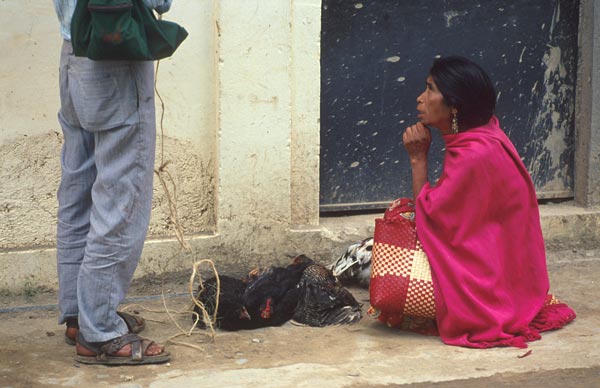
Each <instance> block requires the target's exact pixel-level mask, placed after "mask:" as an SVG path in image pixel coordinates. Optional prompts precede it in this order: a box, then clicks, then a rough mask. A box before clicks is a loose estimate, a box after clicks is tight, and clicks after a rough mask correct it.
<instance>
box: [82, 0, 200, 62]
mask: <svg viewBox="0 0 600 388" xmlns="http://www.w3.org/2000/svg"><path fill="white" fill-rule="evenodd" d="M187 36H188V33H187V31H186V30H185V29H184V28H183V27H181V26H180V25H178V24H177V23H173V22H169V21H165V20H158V19H157V18H156V16H155V15H154V13H153V12H152V10H151V9H150V8H148V7H147V6H146V5H145V4H144V2H143V1H142V0H78V1H77V6H76V7H75V11H74V13H73V19H72V20H71V43H72V45H73V52H74V54H75V55H76V56H80V57H88V58H90V59H93V60H139V61H151V60H158V59H162V58H166V57H169V56H171V55H172V54H173V53H174V52H175V50H176V49H177V47H179V45H180V44H181V42H183V40H184V39H185V38H186V37H187Z"/></svg>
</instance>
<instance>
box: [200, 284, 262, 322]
mask: <svg viewBox="0 0 600 388" xmlns="http://www.w3.org/2000/svg"><path fill="white" fill-rule="evenodd" d="M219 280H220V284H219V287H218V288H219V290H220V293H219V306H218V311H217V316H216V322H215V326H216V327H218V328H220V329H223V330H230V331H235V330H241V329H247V328H252V327H251V324H252V320H251V317H250V315H249V314H248V311H247V310H246V307H244V304H243V302H242V297H243V295H244V291H245V290H246V284H245V283H244V282H243V281H242V280H241V279H236V278H233V277H230V276H226V275H221V276H219ZM196 298H197V299H198V300H199V301H200V302H201V303H202V304H203V305H204V308H205V309H206V311H207V312H208V314H209V315H210V316H211V317H212V316H213V314H214V312H215V307H216V303H217V279H216V278H215V277H212V278H209V279H207V280H206V281H205V282H204V288H202V289H200V290H199V291H198V293H197V295H196ZM194 311H195V312H196V313H198V314H199V316H200V322H199V325H198V326H199V327H201V328H203V327H205V323H204V321H203V315H202V311H201V310H200V307H198V306H194ZM194 319H195V317H194Z"/></svg>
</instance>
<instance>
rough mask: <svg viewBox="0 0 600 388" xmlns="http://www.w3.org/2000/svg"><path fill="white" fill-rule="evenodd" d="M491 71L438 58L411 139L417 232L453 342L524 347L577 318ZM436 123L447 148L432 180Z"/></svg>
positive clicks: (441, 319)
mask: <svg viewBox="0 0 600 388" xmlns="http://www.w3.org/2000/svg"><path fill="white" fill-rule="evenodd" d="M495 106H496V93H495V91H494V87H493V85H492V82H491V80H490V78H489V77H488V75H487V74H486V73H485V72H484V71H483V70H482V69H481V67H479V66H478V65H477V64H475V63H473V62H471V61H470V60H468V59H465V58H462V57H446V58H440V59H436V60H435V61H434V63H433V66H432V68H431V70H430V73H429V76H428V77H427V81H426V88H425V91H424V92H423V93H422V94H421V95H420V96H419V97H418V98H417V110H418V111H419V114H418V118H419V122H417V123H416V124H414V125H412V126H410V127H408V128H407V129H406V131H405V132H404V134H403V142H404V145H405V148H406V150H407V151H408V154H409V158H410V164H411V168H412V187H413V194H414V197H415V198H414V200H415V221H416V228H417V235H418V238H419V239H420V241H421V243H422V245H423V249H424V250H425V252H426V253H427V256H428V258H429V263H430V266H431V274H432V281H433V286H434V295H435V310H436V322H437V329H438V332H439V335H440V337H441V339H442V340H443V341H444V342H445V343H447V344H451V345H459V346H468V347H476V348H487V347H492V346H519V347H525V346H526V344H525V343H526V342H527V341H532V340H537V339H539V338H540V334H539V333H540V332H542V331H546V330H551V329H557V328H560V327H562V326H564V325H565V324H567V323H568V322H570V321H571V320H573V319H574V318H575V313H574V311H573V310H571V309H570V308H569V307H568V306H567V305H565V304H562V303H559V302H558V301H556V300H555V299H554V298H553V297H552V296H551V295H549V294H548V291H549V281H548V271H547V268H546V254H545V248H544V240H543V236H542V230H541V226H540V218H539V209H538V203H537V197H536V193H535V189H534V186H533V183H532V180H531V177H530V176H529V173H528V171H527V169H526V168H525V166H524V164H523V162H522V161H521V158H520V157H519V155H518V153H517V151H516V149H515V147H514V146H513V144H512V143H511V141H510V140H509V139H508V137H507V136H506V134H505V133H504V132H503V131H502V129H500V127H499V124H498V119H497V118H496V117H495V116H494V110H495ZM430 127H433V128H437V130H439V131H440V132H441V134H442V136H443V139H444V142H445V145H446V151H445V157H444V167H443V171H442V173H441V176H440V178H439V180H438V181H437V182H436V183H435V184H430V183H429V181H428V176H427V154H428V152H429V146H430V144H431V134H430V129H429V128H430Z"/></svg>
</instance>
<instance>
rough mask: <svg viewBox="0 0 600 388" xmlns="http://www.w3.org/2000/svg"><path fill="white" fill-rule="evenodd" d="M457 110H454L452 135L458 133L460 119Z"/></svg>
mask: <svg viewBox="0 0 600 388" xmlns="http://www.w3.org/2000/svg"><path fill="white" fill-rule="evenodd" d="M457 113H458V112H457V110H456V108H454V109H452V133H458V117H457Z"/></svg>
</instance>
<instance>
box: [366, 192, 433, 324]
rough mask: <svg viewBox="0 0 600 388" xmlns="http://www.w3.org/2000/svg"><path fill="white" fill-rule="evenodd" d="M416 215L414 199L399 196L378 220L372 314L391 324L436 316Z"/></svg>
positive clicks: (429, 275) (376, 226)
mask: <svg viewBox="0 0 600 388" xmlns="http://www.w3.org/2000/svg"><path fill="white" fill-rule="evenodd" d="M414 217H415V208H414V204H413V203H412V200H410V199H408V198H400V199H397V200H396V201H394V202H393V203H392V204H391V205H390V206H389V208H388V209H387V210H386V212H385V214H384V217H383V218H378V219H377V220H375V235H374V243H373V255H372V259H371V266H372V267H371V284H370V287H369V294H370V303H371V309H370V311H369V313H370V314H371V315H374V316H377V317H378V318H379V319H380V320H383V321H385V322H386V323H387V324H388V325H389V326H394V327H405V326H406V322H404V321H406V320H414V319H415V318H416V319H417V320H419V319H426V320H434V319H435V300H434V294H433V283H432V281H431V268H430V266H429V260H428V259H427V255H426V254H425V252H424V251H423V247H422V246H421V243H420V242H419V240H418V239H417V232H416V225H415V221H414ZM380 314H381V315H382V316H380ZM406 328H408V329H410V327H406Z"/></svg>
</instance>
